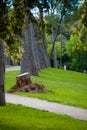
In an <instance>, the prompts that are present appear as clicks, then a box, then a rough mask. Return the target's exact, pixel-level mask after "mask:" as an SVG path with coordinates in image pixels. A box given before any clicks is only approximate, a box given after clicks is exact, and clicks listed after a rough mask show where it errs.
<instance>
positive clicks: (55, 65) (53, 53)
mask: <svg viewBox="0 0 87 130" xmlns="http://www.w3.org/2000/svg"><path fill="white" fill-rule="evenodd" d="M51 37H52V47H53V45H54V48H53V52H52V56H53V63H54V68H57V56H56V48H55V36H54V29H53V27H52V35H51Z"/></svg>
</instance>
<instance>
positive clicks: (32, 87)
mask: <svg viewBox="0 0 87 130" xmlns="http://www.w3.org/2000/svg"><path fill="white" fill-rule="evenodd" d="M13 91H23V92H36V93H38V92H43V91H44V86H43V85H41V84H38V83H32V81H31V78H30V74H29V73H23V74H20V75H18V76H17V77H16V85H14V86H13V87H12V88H11V92H13Z"/></svg>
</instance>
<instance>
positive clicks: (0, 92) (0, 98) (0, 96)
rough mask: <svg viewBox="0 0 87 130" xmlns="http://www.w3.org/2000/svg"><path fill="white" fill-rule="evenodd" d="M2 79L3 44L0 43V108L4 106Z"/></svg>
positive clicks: (3, 76)
mask: <svg viewBox="0 0 87 130" xmlns="http://www.w3.org/2000/svg"><path fill="white" fill-rule="evenodd" d="M4 79H5V62H4V47H3V42H2V41H0V106H3V105H5V91H4Z"/></svg>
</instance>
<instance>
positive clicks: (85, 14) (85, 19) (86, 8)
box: [80, 0, 87, 27]
mask: <svg viewBox="0 0 87 130" xmlns="http://www.w3.org/2000/svg"><path fill="white" fill-rule="evenodd" d="M80 13H81V14H82V18H81V21H82V24H84V26H85V27H87V1H86V0H85V2H84V3H83V5H82V6H81V8H80Z"/></svg>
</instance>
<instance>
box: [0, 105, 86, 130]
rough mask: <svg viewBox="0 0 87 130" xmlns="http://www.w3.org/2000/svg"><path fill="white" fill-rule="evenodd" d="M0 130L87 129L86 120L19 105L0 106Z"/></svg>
mask: <svg viewBox="0 0 87 130" xmlns="http://www.w3.org/2000/svg"><path fill="white" fill-rule="evenodd" d="M0 130H87V122H86V121H80V120H77V119H73V118H71V117H68V116H66V115H58V114H54V113H49V112H46V111H40V110H36V109H31V108H28V107H24V106H21V105H12V104H7V105H6V107H0Z"/></svg>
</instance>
